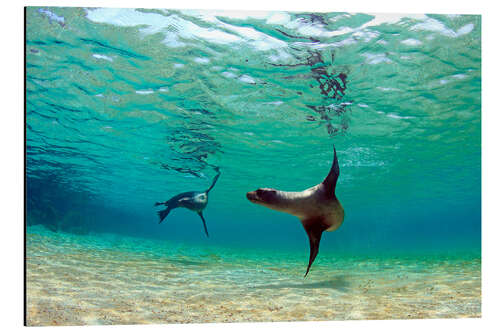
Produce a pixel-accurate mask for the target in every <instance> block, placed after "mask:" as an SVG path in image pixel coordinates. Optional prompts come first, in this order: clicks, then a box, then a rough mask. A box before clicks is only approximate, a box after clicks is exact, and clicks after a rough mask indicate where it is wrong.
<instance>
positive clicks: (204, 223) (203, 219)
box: [198, 212, 209, 237]
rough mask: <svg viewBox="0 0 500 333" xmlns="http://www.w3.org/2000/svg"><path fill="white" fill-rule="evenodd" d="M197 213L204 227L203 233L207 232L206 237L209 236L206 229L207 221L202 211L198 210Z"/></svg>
mask: <svg viewBox="0 0 500 333" xmlns="http://www.w3.org/2000/svg"><path fill="white" fill-rule="evenodd" d="M198 215H200V217H201V220H202V221H203V227H204V228H205V233H206V234H207V237H209V236H208V230H207V223H206V222H205V218H204V217H203V213H202V212H199V213H198Z"/></svg>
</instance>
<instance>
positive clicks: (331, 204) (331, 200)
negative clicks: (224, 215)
mask: <svg viewBox="0 0 500 333" xmlns="http://www.w3.org/2000/svg"><path fill="white" fill-rule="evenodd" d="M339 174H340V169H339V162H338V160H337V151H336V150H335V147H333V164H332V167H331V169H330V172H329V173H328V176H326V178H325V179H324V180H323V181H322V182H321V183H320V184H318V185H316V186H313V187H311V188H308V189H306V190H304V191H302V192H285V191H279V190H275V189H271V188H259V189H258V190H256V191H252V192H248V193H247V198H248V200H250V201H251V202H253V203H255V204H258V205H262V206H265V207H267V208H270V209H274V210H277V211H280V212H285V213H288V214H291V215H294V216H296V217H298V218H299V219H300V221H301V222H302V225H303V226H304V229H305V230H306V233H307V236H308V237H309V245H310V254H309V265H308V266H307V271H306V274H305V275H304V277H306V276H307V273H309V269H310V268H311V265H312V263H313V262H314V259H315V258H316V256H317V255H318V251H319V242H320V240H321V235H322V234H323V231H325V230H326V231H334V230H337V229H338V228H339V227H340V225H341V224H342V222H343V221H344V208H343V207H342V205H341V204H340V202H339V201H338V199H337V196H336V195H335V187H336V185H337V179H338V177H339Z"/></svg>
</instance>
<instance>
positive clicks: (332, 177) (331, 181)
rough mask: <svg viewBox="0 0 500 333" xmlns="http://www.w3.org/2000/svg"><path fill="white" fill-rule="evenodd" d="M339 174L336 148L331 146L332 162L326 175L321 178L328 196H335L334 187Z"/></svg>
mask: <svg viewBox="0 0 500 333" xmlns="http://www.w3.org/2000/svg"><path fill="white" fill-rule="evenodd" d="M339 175H340V168H339V161H338V159H337V150H336V149H335V146H333V163H332V167H331V169H330V172H329V173H328V176H326V178H325V179H324V180H323V182H322V184H323V186H324V188H325V193H326V195H327V197H328V198H333V197H334V196H335V187H336V186H337V179H338V178H339Z"/></svg>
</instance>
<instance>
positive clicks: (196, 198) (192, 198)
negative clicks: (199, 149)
mask: <svg viewBox="0 0 500 333" xmlns="http://www.w3.org/2000/svg"><path fill="white" fill-rule="evenodd" d="M219 176H220V172H219V170H217V175H215V177H214V179H213V180H212V185H210V187H209V188H208V189H207V190H206V191H203V192H196V191H191V192H184V193H180V194H177V195H176V196H174V197H172V198H170V199H168V200H167V201H165V202H157V203H155V206H160V205H165V206H166V207H167V209H164V210H160V211H159V212H158V216H159V217H160V222H159V223H162V222H163V220H164V219H165V218H166V217H167V215H168V214H169V213H170V211H171V210H172V209H175V208H180V207H182V208H187V209H190V210H192V211H193V212H196V213H198V215H199V216H200V217H201V221H202V222H203V227H204V228H205V233H206V234H207V237H209V236H208V230H207V223H206V222H205V218H204V217H203V209H205V207H206V206H207V203H208V192H210V190H211V189H212V188H213V187H214V186H215V183H216V182H217V179H219Z"/></svg>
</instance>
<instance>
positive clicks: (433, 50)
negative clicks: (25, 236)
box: [26, 7, 481, 260]
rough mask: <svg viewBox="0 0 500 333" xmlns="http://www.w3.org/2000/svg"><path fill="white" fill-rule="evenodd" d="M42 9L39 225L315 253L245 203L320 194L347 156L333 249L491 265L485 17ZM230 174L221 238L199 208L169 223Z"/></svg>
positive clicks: (38, 14)
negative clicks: (171, 202) (252, 198)
mask: <svg viewBox="0 0 500 333" xmlns="http://www.w3.org/2000/svg"><path fill="white" fill-rule="evenodd" d="M26 15H27V17H26V92H27V96H26V127H27V133H26V146H27V152H26V153H27V161H26V175H27V180H26V184H27V193H26V202H27V212H26V217H27V223H28V225H35V224H42V225H45V226H46V227H47V228H49V229H50V230H54V231H57V232H60V233H64V232H69V233H85V234H86V233H104V232H105V233H115V234H125V235H128V236H137V237H145V238H155V239H156V238H157V239H165V240H170V241H178V242H185V243H192V244H201V245H204V246H205V245H208V246H210V245H224V246H229V247H234V248H243V249H250V250H251V249H265V250H274V249H280V250H284V251H286V250H293V251H297V250H300V251H302V250H303V251H304V253H307V252H308V250H309V249H308V242H307V237H306V235H305V233H304V230H303V228H302V226H301V224H300V222H299V221H298V219H296V218H295V217H293V216H290V215H287V214H283V213H279V212H275V211H271V210H269V209H266V208H264V207H261V206H257V205H253V204H251V203H250V202H249V201H248V200H247V199H246V197H245V194H246V192H247V191H251V190H255V189H256V188H258V187H273V188H277V189H281V190H289V191H299V190H303V189H305V188H307V187H310V186H313V185H315V184H317V183H319V182H321V181H322V180H323V178H324V177H325V176H326V174H327V173H328V171H329V168H330V165H331V162H332V155H333V154H332V151H333V145H335V147H336V149H337V154H338V159H339V165H340V178H339V182H338V184H337V196H338V198H339V200H340V202H341V203H342V205H343V206H344V209H345V213H346V216H345V221H344V223H343V225H342V226H341V227H340V229H339V230H337V231H335V232H333V233H326V234H325V235H324V236H323V240H322V244H321V251H322V252H331V253H339V254H345V255H349V254H353V255H354V254H366V253H368V254H379V253H386V252H389V253H407V252H411V253H429V252H430V253H434V252H436V253H461V252H474V253H479V251H480V247H481V20H480V17H478V16H469V15H395V14H392V15H389V14H385V15H384V14H377V15H369V14H347V13H315V14H313V13H290V12H280V13H278V12H276V13H269V12H257V13H254V12H252V13H245V12H215V11H205V12H203V11H201V12H199V11H170V10H139V9H135V10H134V9H81V8H38V7H31V8H28V9H27V14H26ZM217 168H219V169H220V171H221V177H220V179H219V181H218V182H217V184H216V186H215V187H214V189H213V190H212V191H211V192H210V197H209V203H208V206H207V208H206V210H205V212H204V215H205V218H206V220H207V225H208V230H209V232H210V238H207V237H206V236H205V234H204V232H203V227H202V224H201V221H200V219H199V217H198V216H197V215H196V214H195V213H193V212H191V211H187V210H182V209H177V210H174V211H172V213H171V214H170V215H169V216H168V217H167V219H166V221H165V222H163V223H162V224H160V225H159V224H158V217H157V215H156V209H155V208H154V207H153V204H154V203H155V202H157V201H165V200H167V199H169V198H170V197H171V196H173V195H176V194H177V193H179V192H184V191H191V190H204V189H206V188H207V187H208V186H209V185H210V183H211V181H212V178H213V177H214V176H215V174H216V169H217ZM320 256H321V255H320ZM299 260H304V258H300V259H299Z"/></svg>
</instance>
